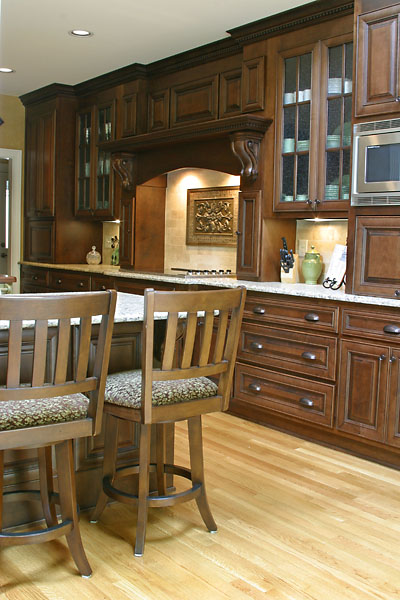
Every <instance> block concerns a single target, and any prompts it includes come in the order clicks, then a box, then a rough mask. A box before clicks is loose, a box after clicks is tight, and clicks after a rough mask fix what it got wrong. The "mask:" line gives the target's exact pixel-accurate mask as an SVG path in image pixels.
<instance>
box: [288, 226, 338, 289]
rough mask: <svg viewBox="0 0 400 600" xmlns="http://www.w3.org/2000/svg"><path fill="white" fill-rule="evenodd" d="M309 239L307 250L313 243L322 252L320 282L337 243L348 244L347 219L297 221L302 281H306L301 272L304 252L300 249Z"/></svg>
mask: <svg viewBox="0 0 400 600" xmlns="http://www.w3.org/2000/svg"><path fill="white" fill-rule="evenodd" d="M305 241H307V250H308V251H310V250H311V245H313V246H315V250H316V251H317V252H319V253H320V254H321V260H322V261H323V268H322V273H321V276H320V278H319V279H318V283H322V281H323V280H324V276H325V273H326V271H327V269H328V267H329V262H330V260H331V257H332V252H333V250H334V248H335V245H336V244H343V245H346V243H347V219H336V220H335V219H328V220H326V221H324V220H320V221H311V220H310V221H308V220H305V219H303V220H299V221H297V227H296V252H297V254H299V263H300V265H299V266H300V282H304V278H303V276H302V274H301V263H302V262H303V258H304V253H303V252H301V251H299V250H300V249H301V243H302V242H305Z"/></svg>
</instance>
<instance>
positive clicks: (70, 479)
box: [56, 440, 92, 577]
mask: <svg viewBox="0 0 400 600" xmlns="http://www.w3.org/2000/svg"><path fill="white" fill-rule="evenodd" d="M56 460H57V473H58V490H59V494H60V505H61V515H62V520H63V521H72V524H73V525H72V530H71V531H70V532H69V533H67V535H66V538H67V543H68V546H69V549H70V552H71V554H72V558H73V559H74V561H75V564H76V566H77V567H78V570H79V571H80V573H81V575H82V576H83V577H90V575H91V574H92V569H91V568H90V565H89V563H88V560H87V558H86V554H85V551H84V549H83V545H82V539H81V534H80V531H79V523H78V511H77V507H76V489H75V474H74V461H73V453H72V440H65V441H64V442H61V443H60V444H56Z"/></svg>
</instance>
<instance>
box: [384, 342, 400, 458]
mask: <svg viewBox="0 0 400 600" xmlns="http://www.w3.org/2000/svg"><path fill="white" fill-rule="evenodd" d="M389 365H390V370H389V395H388V396H389V405H388V414H387V443H388V444H390V445H391V446H397V447H400V350H392V351H391V354H390V359H389Z"/></svg>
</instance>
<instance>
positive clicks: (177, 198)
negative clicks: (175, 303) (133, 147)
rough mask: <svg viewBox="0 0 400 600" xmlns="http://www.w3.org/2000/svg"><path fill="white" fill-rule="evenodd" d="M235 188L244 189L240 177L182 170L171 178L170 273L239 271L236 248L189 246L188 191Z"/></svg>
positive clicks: (167, 227) (167, 231)
mask: <svg viewBox="0 0 400 600" xmlns="http://www.w3.org/2000/svg"><path fill="white" fill-rule="evenodd" d="M233 185H240V177H238V176H235V175H229V174H227V173H219V172H217V171H209V170H207V169H179V170H177V171H173V172H172V173H169V174H168V187H167V194H166V206H165V270H166V271H168V270H169V269H171V267H181V268H191V269H196V268H198V269H219V268H220V269H230V270H231V271H232V272H233V273H234V272H235V271H236V247H221V246H187V245H186V205H187V190H188V189H190V188H203V187H217V186H233Z"/></svg>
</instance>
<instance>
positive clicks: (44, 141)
mask: <svg viewBox="0 0 400 600" xmlns="http://www.w3.org/2000/svg"><path fill="white" fill-rule="evenodd" d="M55 119H56V116H55V111H54V110H53V109H51V110H49V111H48V112H45V113H43V114H39V115H35V116H29V114H28V115H27V119H26V190H25V211H26V215H27V216H29V217H51V216H54V208H55V205H54V168H55V165H54V158H55Z"/></svg>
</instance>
